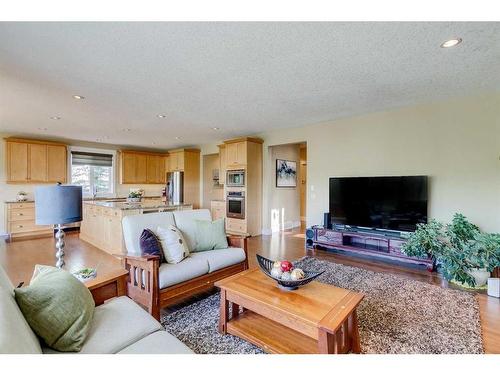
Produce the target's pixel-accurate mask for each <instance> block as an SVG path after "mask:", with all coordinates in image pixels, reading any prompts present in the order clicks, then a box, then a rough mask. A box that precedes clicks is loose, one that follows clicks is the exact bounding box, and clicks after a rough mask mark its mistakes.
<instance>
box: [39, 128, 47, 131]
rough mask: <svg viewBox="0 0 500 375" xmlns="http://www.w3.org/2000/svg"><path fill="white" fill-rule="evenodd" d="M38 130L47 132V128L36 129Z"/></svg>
mask: <svg viewBox="0 0 500 375" xmlns="http://www.w3.org/2000/svg"><path fill="white" fill-rule="evenodd" d="M38 130H43V131H45V130H47V128H38Z"/></svg>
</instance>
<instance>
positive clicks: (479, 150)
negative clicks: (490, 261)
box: [202, 94, 500, 232]
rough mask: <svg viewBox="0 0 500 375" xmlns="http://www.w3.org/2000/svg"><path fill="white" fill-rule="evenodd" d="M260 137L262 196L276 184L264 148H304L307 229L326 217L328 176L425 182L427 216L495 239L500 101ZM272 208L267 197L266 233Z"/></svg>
mask: <svg viewBox="0 0 500 375" xmlns="http://www.w3.org/2000/svg"><path fill="white" fill-rule="evenodd" d="M257 136H260V137H261V138H263V139H264V184H263V185H264V186H263V189H264V190H263V191H264V193H265V192H267V191H269V189H270V188H271V187H272V185H273V183H274V180H272V178H270V177H269V176H271V174H270V171H269V168H270V166H271V164H272V163H271V162H270V156H269V153H268V152H266V150H267V149H268V147H269V146H273V145H279V144H288V143H297V142H304V141H305V142H307V159H308V160H307V167H308V168H307V169H308V170H307V174H308V176H307V225H312V224H320V223H322V215H323V212H326V211H328V179H329V177H332V176H390V175H428V176H429V177H430V182H429V184H430V202H429V215H430V217H432V218H436V219H438V220H449V219H450V218H451V216H452V215H453V213H454V212H457V211H459V212H462V213H464V214H465V215H466V216H468V217H469V218H470V219H471V220H472V221H473V222H475V223H477V224H478V225H479V226H480V227H481V228H482V229H483V230H487V231H496V232H500V160H499V158H500V94H492V95H483V96H479V97H471V98H461V99H454V100H449V101H446V102H437V103H432V104H427V105H421V106H417V107H411V108H402V109H397V110H393V111H387V112H380V113H374V114H370V115H365V116H359V117H355V118H349V119H342V120H337V121H332V122H328V123H322V124H316V125H310V126H306V127H302V128H294V129H286V130H279V131H272V132H267V133H263V134H258V135H257ZM209 150H210V152H217V150H216V144H210V145H204V146H202V152H206V151H209ZM213 150H215V151H213ZM271 208H272V202H270V200H269V198H268V195H267V194H264V202H263V212H264V218H263V219H264V221H263V227H264V228H269V227H270V223H269V219H268V218H269V217H270V215H269V213H270V210H271Z"/></svg>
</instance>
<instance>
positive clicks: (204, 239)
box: [194, 219, 228, 251]
mask: <svg viewBox="0 0 500 375" xmlns="http://www.w3.org/2000/svg"><path fill="white" fill-rule="evenodd" d="M195 225H196V232H195V233H196V249H194V251H206V250H216V249H226V248H227V247H228V244H227V237H226V229H225V227H224V219H219V220H215V221H210V220H195Z"/></svg>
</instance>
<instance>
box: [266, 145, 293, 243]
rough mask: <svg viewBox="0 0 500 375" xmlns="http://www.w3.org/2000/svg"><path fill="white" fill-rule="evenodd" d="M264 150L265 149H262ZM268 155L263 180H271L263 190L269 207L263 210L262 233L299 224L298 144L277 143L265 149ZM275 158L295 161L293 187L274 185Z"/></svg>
mask: <svg viewBox="0 0 500 375" xmlns="http://www.w3.org/2000/svg"><path fill="white" fill-rule="evenodd" d="M264 152H266V151H264ZM267 152H268V153H269V156H268V158H267V160H268V161H267V162H268V163H270V164H271V165H269V166H268V167H269V168H267V173H268V175H267V176H264V179H265V180H269V181H271V182H272V183H271V186H270V188H269V190H267V191H266V190H264V195H267V197H268V202H270V207H269V209H268V210H267V211H265V212H264V216H265V217H264V221H265V222H266V223H268V224H267V226H264V228H263V233H264V234H270V233H272V232H278V231H280V230H283V229H291V228H295V227H298V226H300V189H299V183H300V178H301V176H300V175H298V174H299V161H300V155H299V145H298V144H291V145H278V146H272V147H269V148H268V149H267ZM276 159H284V160H291V161H295V162H296V163H297V186H296V187H294V188H291V187H290V188H288V187H287V188H278V187H276Z"/></svg>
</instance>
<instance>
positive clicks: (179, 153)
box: [177, 152, 185, 171]
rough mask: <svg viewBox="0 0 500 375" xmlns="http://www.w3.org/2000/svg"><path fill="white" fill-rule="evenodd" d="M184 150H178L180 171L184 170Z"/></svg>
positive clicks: (178, 167) (178, 168)
mask: <svg viewBox="0 0 500 375" xmlns="http://www.w3.org/2000/svg"><path fill="white" fill-rule="evenodd" d="M184 156H185V153H184V152H178V153H177V170H178V171H183V170H184Z"/></svg>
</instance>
